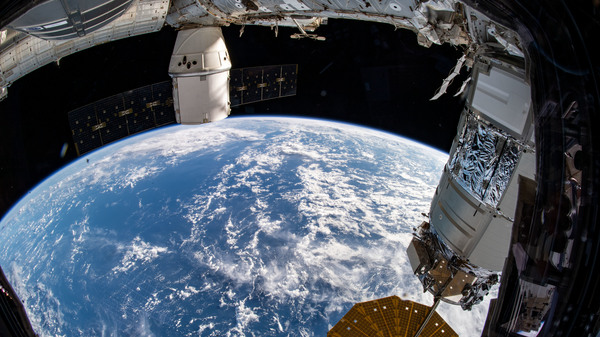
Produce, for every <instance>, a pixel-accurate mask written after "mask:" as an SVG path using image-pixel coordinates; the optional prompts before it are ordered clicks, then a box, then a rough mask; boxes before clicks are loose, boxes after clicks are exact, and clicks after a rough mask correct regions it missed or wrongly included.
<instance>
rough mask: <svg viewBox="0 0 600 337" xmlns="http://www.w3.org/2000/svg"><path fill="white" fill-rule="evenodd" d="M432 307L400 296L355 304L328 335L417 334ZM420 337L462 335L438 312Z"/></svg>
mask: <svg viewBox="0 0 600 337" xmlns="http://www.w3.org/2000/svg"><path fill="white" fill-rule="evenodd" d="M431 310H432V308H430V307H428V306H426V305H423V304H419V303H416V302H413V301H408V300H402V299H400V298H399V297H398V296H390V297H385V298H380V299H377V300H373V301H367V302H361V303H357V304H355V305H354V306H353V307H352V309H350V311H348V312H347V313H346V315H344V317H343V318H342V319H341V320H340V321H339V322H338V323H337V324H336V325H335V326H334V327H333V328H331V330H329V332H328V333H327V337H346V336H347V337H363V336H366V337H371V336H380V337H396V336H402V337H404V336H415V334H416V333H417V331H419V328H420V327H421V325H422V324H423V322H425V320H426V318H427V316H428V314H429V312H430V311H431ZM419 336H424V337H429V336H443V337H449V336H458V334H457V333H456V332H455V331H454V330H453V329H452V328H451V327H450V326H449V325H448V323H446V322H445V321H444V319H442V317H440V315H439V314H438V313H437V312H434V313H433V315H432V316H431V318H430V319H429V321H427V323H426V325H425V327H424V328H423V330H422V331H421V333H420V334H419Z"/></svg>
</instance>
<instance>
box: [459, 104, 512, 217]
mask: <svg viewBox="0 0 600 337" xmlns="http://www.w3.org/2000/svg"><path fill="white" fill-rule="evenodd" d="M522 151H523V147H522V146H521V145H520V144H519V143H518V142H517V141H516V140H515V139H514V138H512V137H511V136H509V135H508V134H506V133H504V132H502V131H501V130H499V129H496V128H494V127H493V126H491V125H488V123H486V122H484V121H481V120H479V119H478V118H476V117H475V116H473V115H470V114H467V115H466V118H465V123H464V126H463V129H462V132H461V135H460V138H459V139H458V143H457V147H456V151H455V152H454V155H453V156H452V158H451V159H450V161H449V163H448V165H449V168H450V171H451V172H452V175H453V176H454V178H455V179H456V181H457V182H458V183H459V184H460V185H461V186H462V187H463V188H465V189H466V190H467V191H469V192H470V193H471V195H473V196H474V197H476V198H477V199H479V200H480V201H482V202H484V203H486V204H488V205H490V206H492V207H497V206H498V204H499V203H500V200H501V199H502V195H503V193H504V190H505V189H506V188H507V187H508V184H509V182H510V178H511V177H512V175H513V171H514V170H515V167H516V166H517V164H518V162H519V158H520V156H521V152H522Z"/></svg>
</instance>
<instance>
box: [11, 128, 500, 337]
mask: <svg viewBox="0 0 600 337" xmlns="http://www.w3.org/2000/svg"><path fill="white" fill-rule="evenodd" d="M446 159H447V155H445V154H443V153H441V152H439V151H437V150H434V149H432V148H429V147H426V146H423V145H421V144H418V143H416V142H413V141H410V140H407V139H403V138H400V137H397V136H394V135H390V134H386V133H382V132H379V131H375V130H371V129H367V128H362V127H357V126H352V125H347V124H341V123H333V122H327V121H321V120H308V119H299V118H229V119H226V120H224V121H221V122H217V123H212V124H205V125H201V126H182V125H177V126H172V127H166V128H163V129H159V130H156V131H153V132H149V133H145V134H142V135H139V136H136V137H133V138H129V139H126V140H123V141H121V142H118V143H116V144H114V145H111V146H107V147H105V148H103V149H101V150H99V151H96V152H94V153H92V154H89V155H85V156H83V157H82V158H80V159H79V160H78V161H76V162H74V163H73V164H71V165H69V166H67V167H65V168H64V169H62V170H61V171H59V172H58V173H56V174H55V175H53V176H51V177H50V178H48V179H47V180H46V181H45V182H43V183H42V184H40V185H39V186H38V187H37V188H36V189H34V190H33V191H31V192H30V193H29V194H28V195H27V196H26V197H25V198H23V199H22V200H21V201H20V202H19V203H18V204H17V205H16V206H15V207H14V208H13V209H12V210H11V211H10V212H9V213H8V214H7V215H6V216H5V218H4V219H3V220H2V222H1V223H0V265H2V267H3V269H4V270H5V273H6V274H7V276H8V278H9V280H10V281H11V283H12V284H13V287H14V288H15V290H16V291H17V293H18V295H19V296H20V298H21V300H23V301H24V305H25V307H26V310H27V312H28V314H29V316H30V319H31V320H32V324H33V326H34V328H35V329H36V331H37V332H38V333H39V334H41V335H44V336H45V335H49V336H54V335H64V336H117V335H118V336H128V335H131V336H151V335H155V336H325V334H326V333H327V331H328V329H329V328H330V327H332V326H333V325H334V324H335V323H336V322H337V321H338V320H339V319H340V318H341V317H342V316H343V315H344V314H345V312H346V311H347V310H349V309H350V308H351V307H352V305H353V304H354V303H355V302H359V301H366V300H371V299H375V298H379V297H384V296H390V295H394V294H397V295H399V296H401V297H403V298H405V299H411V300H416V301H419V302H422V303H426V304H431V296H430V295H429V294H423V293H422V288H421V285H420V283H419V282H418V280H417V279H416V277H414V276H413V275H412V271H411V269H410V266H409V263H408V258H407V256H406V253H405V249H406V246H407V245H408V243H409V242H410V240H411V236H412V228H413V227H416V226H418V225H419V224H420V223H421V222H422V221H423V220H425V218H424V217H423V216H422V215H421V212H427V211H428V210H429V204H430V202H431V197H432V195H433V193H434V191H435V187H436V185H437V183H438V179H439V177H440V175H441V170H442V167H443V165H444V162H445V161H446ZM488 303H489V302H488V301H487V300H486V301H485V302H484V304H481V305H479V306H477V307H476V308H474V310H473V311H472V312H462V311H461V310H460V308H458V307H452V306H450V305H446V304H442V305H440V307H439V309H438V311H439V312H440V314H441V315H442V317H444V318H445V319H446V320H447V321H448V322H449V323H450V324H451V325H452V326H453V328H454V329H455V330H456V331H457V332H458V333H459V334H460V335H461V336H473V335H479V334H480V333H481V328H482V326H483V323H484V320H485V312H486V311H487V307H488Z"/></svg>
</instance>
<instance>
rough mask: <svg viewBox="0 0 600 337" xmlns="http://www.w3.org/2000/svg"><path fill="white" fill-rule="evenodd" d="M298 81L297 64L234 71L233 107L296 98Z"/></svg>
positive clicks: (231, 93) (230, 89) (232, 75)
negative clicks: (276, 99)
mask: <svg viewBox="0 0 600 337" xmlns="http://www.w3.org/2000/svg"><path fill="white" fill-rule="evenodd" d="M297 81H298V65H297V64H284V65H275V66H264V67H251V68H238V69H232V70H231V72H230V79H229V97H230V100H231V106H232V107H234V106H238V105H242V104H248V103H254V102H260V101H266V100H270V99H274V98H281V97H288V96H294V95H296V89H297Z"/></svg>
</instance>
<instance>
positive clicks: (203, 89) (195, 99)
mask: <svg viewBox="0 0 600 337" xmlns="http://www.w3.org/2000/svg"><path fill="white" fill-rule="evenodd" d="M230 69H231V60H230V59H229V54H228V53H227V46H226V45H225V39H224V38H223V33H222V32H221V28H220V27H203V28H196V29H187V30H182V31H180V32H179V33H178V34H177V40H176V42H175V47H174V48H173V54H172V55H171V62H170V63H169V75H171V77H172V78H173V102H174V106H175V117H176V119H177V122H178V123H181V124H200V123H208V122H215V121H218V120H221V119H224V118H226V117H227V116H228V115H229V111H230V106H229V70H230Z"/></svg>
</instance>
